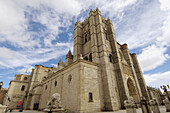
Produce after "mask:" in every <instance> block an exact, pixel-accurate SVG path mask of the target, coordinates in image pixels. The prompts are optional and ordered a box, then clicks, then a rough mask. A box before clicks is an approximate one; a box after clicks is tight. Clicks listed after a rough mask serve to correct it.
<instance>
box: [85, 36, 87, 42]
mask: <svg viewBox="0 0 170 113" xmlns="http://www.w3.org/2000/svg"><path fill="white" fill-rule="evenodd" d="M86 42H87V34H86V35H85V43H86Z"/></svg>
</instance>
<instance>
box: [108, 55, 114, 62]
mask: <svg viewBox="0 0 170 113" xmlns="http://www.w3.org/2000/svg"><path fill="white" fill-rule="evenodd" d="M109 61H110V62H111V63H112V62H113V60H112V55H111V54H109Z"/></svg>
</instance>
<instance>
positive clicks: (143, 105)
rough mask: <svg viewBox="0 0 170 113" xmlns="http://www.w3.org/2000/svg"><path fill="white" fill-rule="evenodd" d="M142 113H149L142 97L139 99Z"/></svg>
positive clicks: (148, 108)
mask: <svg viewBox="0 0 170 113" xmlns="http://www.w3.org/2000/svg"><path fill="white" fill-rule="evenodd" d="M141 108H142V113H151V110H150V107H149V105H148V103H147V101H146V99H145V98H144V97H142V98H141Z"/></svg>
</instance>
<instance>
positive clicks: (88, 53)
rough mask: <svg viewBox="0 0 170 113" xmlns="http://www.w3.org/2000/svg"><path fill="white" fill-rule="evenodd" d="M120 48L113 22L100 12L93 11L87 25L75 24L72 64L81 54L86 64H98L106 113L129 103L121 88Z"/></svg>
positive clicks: (85, 22) (86, 20)
mask: <svg viewBox="0 0 170 113" xmlns="http://www.w3.org/2000/svg"><path fill="white" fill-rule="evenodd" d="M117 45H118V44H117V41H116V38H115V34H114V29H113V24H112V22H111V20H110V19H109V18H108V19H107V20H106V19H105V18H104V17H103V16H102V15H101V12H100V11H99V10H98V8H96V10H95V11H93V10H92V9H91V10H90V13H89V16H88V17H87V18H86V19H85V20H84V22H82V23H81V22H79V21H77V22H76V23H75V28H74V55H73V62H74V61H76V60H78V59H79V57H80V54H82V56H83V58H84V59H85V60H87V61H90V62H95V63H97V64H99V68H100V69H99V70H100V72H99V73H101V74H100V75H98V76H99V77H100V78H101V79H102V82H101V84H102V85H101V86H102V88H101V89H102V92H104V93H103V94H102V98H103V105H104V106H103V109H104V110H118V109H119V108H120V107H123V106H124V105H123V101H124V100H126V99H127V97H126V93H125V88H124V85H120V84H122V83H123V79H122V75H123V71H122V68H121V65H120V62H119V61H120V56H119V51H118V46H117ZM114 66H116V67H117V68H114ZM114 70H115V71H114ZM120 88H121V92H120V90H119V89H120ZM119 98H120V99H119ZM119 101H121V102H119ZM117 102H119V103H121V104H120V105H118V104H115V103H117Z"/></svg>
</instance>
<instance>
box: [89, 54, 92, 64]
mask: <svg viewBox="0 0 170 113" xmlns="http://www.w3.org/2000/svg"><path fill="white" fill-rule="evenodd" d="M89 61H90V62H92V54H91V53H90V55H89Z"/></svg>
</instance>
